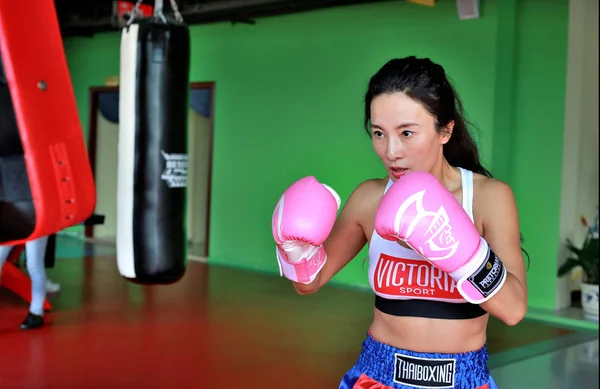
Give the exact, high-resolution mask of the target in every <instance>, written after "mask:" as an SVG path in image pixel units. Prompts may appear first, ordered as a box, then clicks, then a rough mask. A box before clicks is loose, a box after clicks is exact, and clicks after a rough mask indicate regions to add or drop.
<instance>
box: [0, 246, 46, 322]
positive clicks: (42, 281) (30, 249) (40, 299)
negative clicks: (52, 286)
mask: <svg viewBox="0 0 600 389" xmlns="http://www.w3.org/2000/svg"><path fill="white" fill-rule="evenodd" d="M47 242H48V237H47V236H43V237H41V238H37V239H34V240H31V241H29V242H27V243H25V255H26V261H27V272H28V273H29V278H30V279H31V304H30V305H29V313H28V314H27V316H26V317H25V320H24V321H23V323H21V329H24V330H28V329H34V328H39V327H41V326H43V325H44V301H45V300H46V269H45V266H44V258H45V254H46V245H47ZM12 248H13V247H12V246H0V269H2V267H3V266H4V262H5V261H6V259H7V258H8V256H9V254H10V252H11V250H12Z"/></svg>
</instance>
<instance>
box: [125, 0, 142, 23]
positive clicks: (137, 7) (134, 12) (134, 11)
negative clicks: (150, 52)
mask: <svg viewBox="0 0 600 389" xmlns="http://www.w3.org/2000/svg"><path fill="white" fill-rule="evenodd" d="M141 4H142V0H137V1H136V3H135V6H134V7H133V9H132V10H131V14H130V15H129V20H128V21H127V24H126V26H127V27H129V25H130V24H131V23H133V19H135V16H136V15H137V14H138V13H139V12H140V5H141Z"/></svg>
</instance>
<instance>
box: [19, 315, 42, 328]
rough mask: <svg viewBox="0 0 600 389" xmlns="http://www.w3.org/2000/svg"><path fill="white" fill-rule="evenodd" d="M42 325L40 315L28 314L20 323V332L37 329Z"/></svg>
mask: <svg viewBox="0 0 600 389" xmlns="http://www.w3.org/2000/svg"><path fill="white" fill-rule="evenodd" d="M43 325H44V317H43V316H40V315H36V314H34V313H31V312H29V313H28V314H27V317H26V318H25V320H24V321H23V323H21V329H22V330H32V329H34V328H39V327H41V326H43Z"/></svg>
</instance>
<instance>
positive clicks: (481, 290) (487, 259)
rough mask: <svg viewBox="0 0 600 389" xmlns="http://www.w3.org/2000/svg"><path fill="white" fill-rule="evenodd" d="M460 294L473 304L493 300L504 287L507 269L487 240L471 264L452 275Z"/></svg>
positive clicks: (483, 242) (482, 241)
mask: <svg viewBox="0 0 600 389" xmlns="http://www.w3.org/2000/svg"><path fill="white" fill-rule="evenodd" d="M450 276H451V277H452V278H453V279H454V280H455V281H456V286H457V289H458V291H459V292H460V294H461V295H462V296H463V297H464V298H465V300H467V301H468V302H470V303H471V304H481V303H484V302H486V301H487V300H489V299H491V298H492V297H493V296H494V295H495V294H496V293H497V292H498V291H499V290H500V289H501V288H502V286H503V285H504V281H505V280H506V276H507V273H506V268H505V267H504V264H503V263H502V261H501V260H500V258H498V257H497V256H496V254H495V253H494V252H493V251H492V249H491V248H490V247H489V245H488V243H487V242H486V241H485V239H483V238H481V243H480V245H479V248H478V249H477V252H476V253H475V255H473V257H472V258H471V260H470V261H469V262H467V263H466V264H465V265H464V266H462V267H461V268H460V269H458V270H456V271H454V272H452V273H450Z"/></svg>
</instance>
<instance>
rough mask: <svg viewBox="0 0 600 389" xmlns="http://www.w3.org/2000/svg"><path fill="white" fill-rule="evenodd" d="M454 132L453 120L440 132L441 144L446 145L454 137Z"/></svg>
mask: <svg viewBox="0 0 600 389" xmlns="http://www.w3.org/2000/svg"><path fill="white" fill-rule="evenodd" d="M452 130H454V120H451V121H450V122H449V123H448V124H446V125H445V126H444V127H443V128H442V130H441V131H440V140H441V144H443V145H445V144H446V143H448V141H449V140H450V138H451V137H452Z"/></svg>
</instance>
